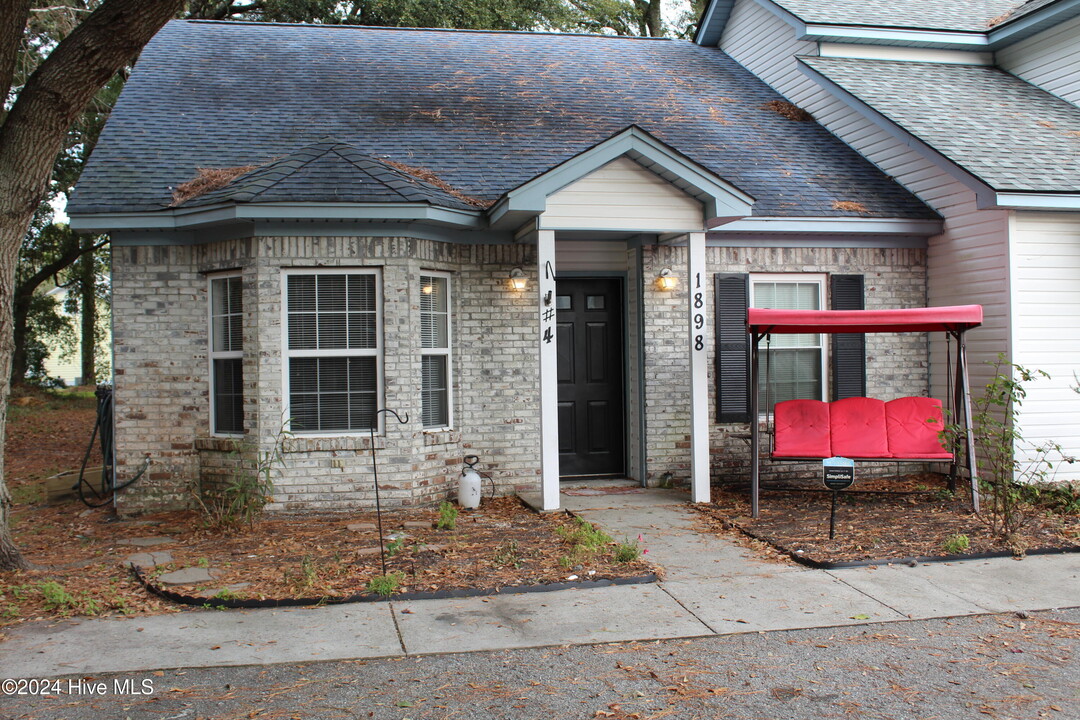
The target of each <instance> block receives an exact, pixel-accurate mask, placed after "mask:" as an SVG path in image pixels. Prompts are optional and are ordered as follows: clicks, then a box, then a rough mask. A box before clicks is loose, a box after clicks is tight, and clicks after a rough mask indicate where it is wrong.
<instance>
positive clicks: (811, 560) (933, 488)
mask: <svg viewBox="0 0 1080 720" xmlns="http://www.w3.org/2000/svg"><path fill="white" fill-rule="evenodd" d="M945 488H946V481H945V478H944V477H943V476H941V475H939V474H937V473H919V474H915V475H908V476H904V477H890V478H874V479H866V480H860V481H859V482H857V483H856V485H855V486H853V487H852V489H851V490H848V491H842V492H841V493H840V496H839V501H838V503H837V511H836V537H835V539H833V540H830V539H829V507H830V503H831V492H829V491H827V490H825V489H824V488H823V487H821V484H820V481H816V482H815V481H810V480H808V481H806V482H805V483H797V484H790V485H789V487H787V488H785V489H776V490H771V489H770V490H765V489H763V490H762V493H761V503H760V514H759V517H757V518H752V517H751V516H750V497H749V491H748V490H747V489H746V488H745V487H734V486H732V487H724V486H718V487H714V488H713V489H712V503H711V504H709V505H702V506H697V509H698V511H699V512H700V513H702V515H703V517H704V518H706V519H707V521H708V524H709V525H710V526H712V527H713V528H714V529H717V530H719V531H730V530H732V529H734V530H737V531H739V532H741V533H744V534H746V535H748V536H751V537H753V538H756V539H759V540H762V541H764V542H767V543H768V544H770V545H771V546H773V547H775V548H776V549H778V550H780V551H782V552H784V553H786V554H788V555H790V556H792V557H794V558H796V559H798V560H800V561H803V562H806V563H808V564H813V565H818V566H829V565H835V564H842V563H851V562H867V561H880V562H890V561H894V562H895V561H904V560H909V559H913V558H920V559H929V558H937V557H946V556H948V557H956V556H965V555H972V556H976V555H981V554H986V553H1005V554H1011V553H1013V552H1014V551H1015V548H1012V547H1010V546H1009V545H1007V544H1006V543H1005V542H1003V541H1002V540H1001V539H1000V538H997V537H994V536H993V534H992V533H991V532H990V530H989V528H988V527H987V525H986V524H985V523H984V522H983V520H982V519H980V518H979V516H977V515H975V514H974V513H972V512H971V506H970V501H969V500H965V494H964V492H963V489H961V490H960V493H959V496H958V497H957V498H955V499H950V498H947V497H945V493H943V492H942V491H943V490H944V489H945ZM955 535H966V536H967V538H968V541H969V543H970V545H969V547H968V548H967V549H966V550H964V551H962V552H955V551H954V552H947V551H946V550H945V542H946V540H947V539H948V538H950V537H951V536H955ZM1019 543H1020V544H1021V546H1022V547H1023V548H1024V550H1025V551H1027V552H1038V551H1045V550H1048V549H1052V550H1060V549H1076V550H1080V517H1077V516H1048V515H1047V514H1045V513H1040V512H1038V511H1033V512H1032V513H1031V519H1030V521H1029V523H1028V524H1027V526H1026V527H1025V528H1024V529H1023V531H1022V533H1021V536H1020V538H1019Z"/></svg>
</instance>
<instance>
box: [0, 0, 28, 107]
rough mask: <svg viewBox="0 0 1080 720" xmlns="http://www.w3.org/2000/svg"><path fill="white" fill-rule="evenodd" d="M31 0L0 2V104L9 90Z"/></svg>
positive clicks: (0, 104)
mask: <svg viewBox="0 0 1080 720" xmlns="http://www.w3.org/2000/svg"><path fill="white" fill-rule="evenodd" d="M30 3H31V0H7V2H2V3H0V106H2V105H3V104H4V102H5V100H6V99H7V96H8V92H10V91H11V82H12V80H13V79H14V77H15V65H16V63H17V62H18V59H19V48H20V45H21V44H22V43H21V41H22V36H23V32H24V31H25V30H26V19H27V17H28V16H29V14H30Z"/></svg>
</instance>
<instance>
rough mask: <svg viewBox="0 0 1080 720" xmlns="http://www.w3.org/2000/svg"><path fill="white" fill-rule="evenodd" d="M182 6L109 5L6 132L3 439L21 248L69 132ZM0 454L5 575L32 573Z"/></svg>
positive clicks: (57, 53)
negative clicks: (17, 540) (15, 529)
mask: <svg viewBox="0 0 1080 720" xmlns="http://www.w3.org/2000/svg"><path fill="white" fill-rule="evenodd" d="M182 6H183V0H105V1H104V2H103V3H101V5H99V6H98V8H97V9H96V10H95V11H94V12H92V13H91V14H90V15H89V16H88V17H87V18H86V19H85V20H84V21H83V22H81V23H80V24H79V26H78V27H76V28H75V29H74V30H73V31H72V32H71V34H70V35H68V36H67V37H66V38H64V40H62V41H61V42H60V44H59V45H57V46H56V48H55V49H53V51H52V52H51V53H49V57H47V58H46V59H45V60H44V61H43V62H42V63H41V65H39V66H38V68H37V70H35V71H34V74H33V75H31V76H30V79H29V80H27V82H26V84H25V85H24V86H23V88H22V90H21V92H20V93H19V97H18V98H17V99H16V101H15V104H14V105H13V106H12V108H11V110H10V111H9V112H8V114H7V117H6V118H4V121H3V125H2V126H0V438H3V437H4V431H5V429H6V425H7V403H8V396H9V395H10V393H11V360H12V355H13V351H14V328H13V326H12V325H13V312H12V311H13V307H12V303H13V299H14V297H15V267H16V264H17V263H18V259H19V246H20V245H21V244H22V241H23V237H25V235H26V231H27V228H29V227H30V220H31V219H32V218H33V215H34V210H35V208H36V207H37V205H38V203H40V202H41V199H42V198H43V197H44V195H45V189H46V185H47V183H48V181H49V176H50V174H51V172H52V165H53V161H54V160H55V159H56V155H57V153H59V152H60V147H61V145H62V142H63V139H64V136H65V134H66V133H67V130H68V128H69V127H70V126H71V124H72V123H73V122H74V121H75V119H76V118H77V117H78V116H79V115H80V114H81V113H82V112H83V110H85V109H86V107H87V105H89V104H90V101H91V100H92V99H93V98H94V95H95V94H97V92H98V90H99V89H100V88H101V87H102V86H103V85H104V84H105V83H106V82H108V81H109V78H111V77H112V76H113V75H114V74H115V73H116V72H117V70H119V69H120V68H122V67H123V66H124V65H126V64H127V63H129V62H131V61H132V60H133V59H134V58H135V56H136V55H137V54H138V52H139V51H140V50H141V49H142V48H143V46H145V45H146V43H148V42H149V41H150V38H152V37H153V36H154V34H155V33H156V32H157V31H158V30H160V29H161V27H162V26H163V25H164V24H165V23H166V22H168V20H169V19H170V18H171V17H173V16H175V15H176V13H177V12H179V11H180V9H181V7H182ZM28 12H29V3H28V2H26V1H25V0H17V1H16V2H11V0H5V2H3V3H0V84H2V85H3V87H2V88H0V89H2V90H4V91H5V95H6V91H7V89H8V88H7V81H9V80H10V77H11V76H10V72H9V70H10V59H11V57H12V53H13V52H16V51H17V48H18V46H19V44H20V43H21V42H22V32H23V28H24V27H25V25H26V18H27V15H28ZM3 471H4V462H3V454H2V453H0V570H7V569H12V568H18V567H26V561H25V559H24V558H23V557H22V555H21V553H19V550H18V548H16V547H15V544H14V542H12V539H11V530H10V527H9V524H8V511H9V509H10V507H11V494H10V493H9V492H8V489H7V484H6V483H5V482H4V474H3Z"/></svg>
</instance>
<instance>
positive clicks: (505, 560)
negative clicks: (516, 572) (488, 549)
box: [492, 540, 521, 568]
mask: <svg viewBox="0 0 1080 720" xmlns="http://www.w3.org/2000/svg"><path fill="white" fill-rule="evenodd" d="M492 559H493V560H494V561H495V564H496V565H504V566H505V565H513V566H514V567H515V568H520V567H521V555H520V553H519V550H518V544H517V540H511V541H510V542H507V543H503V544H502V545H500V546H499V547H498V548H496V549H495V556H494V557H493V558H492Z"/></svg>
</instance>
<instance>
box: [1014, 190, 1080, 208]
mask: <svg viewBox="0 0 1080 720" xmlns="http://www.w3.org/2000/svg"><path fill="white" fill-rule="evenodd" d="M994 202H995V204H996V205H997V206H998V207H1003V208H1014V209H1017V210H1080V192H1072V193H1040V192H998V193H995V194H994Z"/></svg>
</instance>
